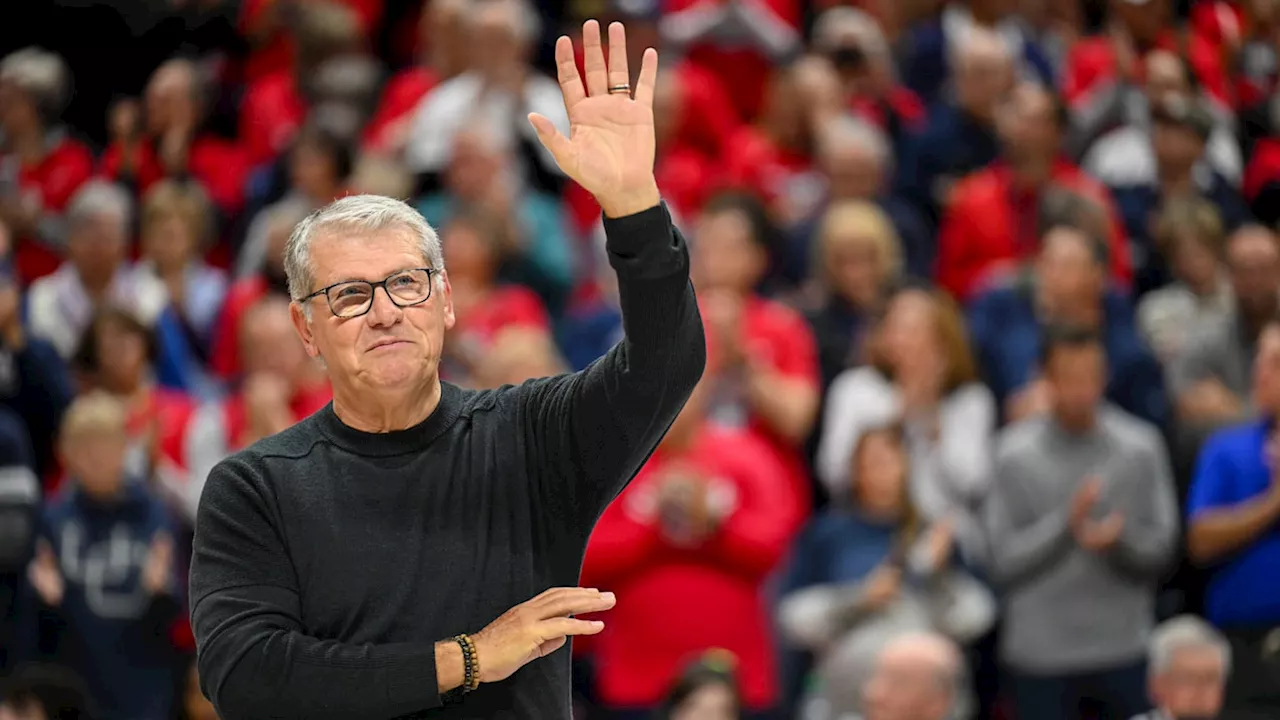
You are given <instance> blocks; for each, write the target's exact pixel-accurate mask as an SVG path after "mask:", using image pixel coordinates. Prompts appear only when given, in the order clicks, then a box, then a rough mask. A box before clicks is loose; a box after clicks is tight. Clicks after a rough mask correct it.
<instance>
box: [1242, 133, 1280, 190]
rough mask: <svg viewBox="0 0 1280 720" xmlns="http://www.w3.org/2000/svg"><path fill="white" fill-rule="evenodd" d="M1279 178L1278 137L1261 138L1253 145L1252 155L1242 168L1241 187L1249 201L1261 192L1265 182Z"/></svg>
mask: <svg viewBox="0 0 1280 720" xmlns="http://www.w3.org/2000/svg"><path fill="white" fill-rule="evenodd" d="M1277 180H1280V139H1277V138H1263V139H1261V140H1259V141H1258V142H1257V144H1256V145H1254V146H1253V155H1252V156H1250V157H1249V164H1248V166H1246V167H1245V170H1244V183H1243V187H1242V188H1241V189H1242V191H1243V192H1244V196H1245V199H1247V200H1249V201H1250V202H1252V201H1253V199H1254V198H1256V197H1257V196H1258V193H1260V192H1262V190H1263V188H1264V187H1266V185H1267V183H1269V182H1275V181H1277Z"/></svg>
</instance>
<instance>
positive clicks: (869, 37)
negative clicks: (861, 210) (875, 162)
mask: <svg viewBox="0 0 1280 720" xmlns="http://www.w3.org/2000/svg"><path fill="white" fill-rule="evenodd" d="M812 46H813V50H814V51H815V52H817V53H818V54H820V55H823V56H825V57H826V58H827V60H828V61H830V62H831V64H832V65H833V66H834V67H835V69H836V72H837V73H838V74H839V76H840V85H841V90H842V94H843V96H844V101H845V104H846V105H847V106H848V107H849V109H850V110H852V111H853V112H854V113H855V115H857V116H858V117H859V118H861V119H863V120H865V121H866V122H868V123H871V124H872V125H874V126H875V127H877V128H878V129H880V130H881V131H882V132H883V133H884V134H885V135H886V136H887V137H889V138H890V142H891V143H892V146H893V148H894V150H895V151H896V150H897V149H898V148H899V147H900V146H901V145H902V143H903V141H905V140H906V138H907V136H908V135H910V134H912V133H913V132H915V131H916V130H917V129H919V126H920V124H921V123H922V122H923V121H924V118H925V106H924V104H923V103H922V102H921V101H920V98H919V97H918V96H917V95H916V94H915V93H914V92H912V91H911V90H908V89H907V88H905V87H903V86H902V85H900V84H899V83H898V78H897V77H896V76H895V75H896V73H895V70H894V62H893V60H894V58H893V53H892V50H891V48H890V46H889V42H888V40H887V39H886V38H885V36H884V32H883V31H881V29H880V24H879V23H877V22H876V20H875V18H873V17H872V16H871V15H870V14H868V13H866V12H864V11H862V10H859V9H857V8H851V7H836V8H831V9H830V10H826V11H824V12H823V13H822V14H821V15H819V16H818V19H817V21H816V22H815V23H814V27H813V41H812Z"/></svg>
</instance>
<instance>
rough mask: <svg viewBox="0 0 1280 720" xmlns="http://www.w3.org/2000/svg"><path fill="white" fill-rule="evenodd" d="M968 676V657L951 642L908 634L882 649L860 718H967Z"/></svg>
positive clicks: (933, 719)
mask: <svg viewBox="0 0 1280 720" xmlns="http://www.w3.org/2000/svg"><path fill="white" fill-rule="evenodd" d="M965 677H966V672H965V664H964V658H963V657H962V656H961V654H960V650H959V648H957V647H956V646H955V644H954V643H952V642H951V641H950V640H948V639H947V638H945V637H943V636H941V635H937V634H934V633H910V634H906V635H902V636H900V637H898V638H896V639H894V640H893V641H891V642H890V643H889V644H887V645H885V647H884V649H883V650H881V651H880V658H879V661H878V662H877V663H876V670H875V674H874V675H872V676H871V680H869V681H868V682H867V689H866V702H865V709H864V713H865V714H864V716H863V717H862V718H861V719H860V720H959V718H963V717H967V711H966V710H965V706H966V705H967V701H968V690H967V689H966V685H965V682H966V681H965ZM842 720H843V719H842Z"/></svg>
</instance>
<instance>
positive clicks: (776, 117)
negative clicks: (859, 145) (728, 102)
mask: <svg viewBox="0 0 1280 720" xmlns="http://www.w3.org/2000/svg"><path fill="white" fill-rule="evenodd" d="M768 87H769V91H768V94H767V96H766V99H765V107H764V111H763V112H762V113H761V114H760V116H759V118H758V119H757V120H756V122H755V123H753V124H749V125H744V126H743V127H742V128H741V129H739V130H738V131H737V133H736V134H735V135H734V136H733V138H732V139H730V141H729V143H728V146H729V147H731V148H733V151H732V152H729V153H726V155H725V157H724V162H725V167H724V175H725V177H724V181H725V183H726V184H727V185H729V186H731V187H733V188H737V189H740V190H746V191H749V192H751V193H753V194H754V195H755V196H756V197H758V198H759V199H760V200H761V201H763V202H764V203H765V205H766V206H767V207H768V209H769V215H770V219H771V220H773V221H774V222H776V223H778V224H779V225H782V226H784V227H785V226H790V225H791V224H793V223H797V222H799V221H801V220H803V219H804V218H806V217H809V216H810V215H811V214H812V213H813V212H814V211H815V210H816V209H817V207H818V204H819V203H820V202H821V201H822V191H823V187H822V185H823V183H822V179H821V178H820V177H819V176H818V174H817V172H816V171H815V168H814V166H813V162H814V156H813V153H814V150H815V149H816V144H817V139H818V135H819V129H820V128H821V127H822V126H823V125H824V124H825V123H826V121H827V120H829V119H831V117H833V116H834V115H837V114H838V113H839V112H840V81H839V77H838V76H837V75H836V74H835V71H834V70H833V69H832V68H831V65H830V64H829V63H827V62H826V61H825V60H824V59H822V58H815V57H803V58H800V59H797V60H795V61H793V62H791V63H789V64H786V65H783V66H780V67H778V68H777V69H776V70H774V72H773V74H772V76H771V77H770V80H769V85H768Z"/></svg>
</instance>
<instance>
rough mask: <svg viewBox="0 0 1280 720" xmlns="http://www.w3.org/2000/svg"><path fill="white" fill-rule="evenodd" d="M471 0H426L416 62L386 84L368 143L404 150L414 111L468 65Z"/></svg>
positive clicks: (366, 135)
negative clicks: (468, 14)
mask: <svg viewBox="0 0 1280 720" xmlns="http://www.w3.org/2000/svg"><path fill="white" fill-rule="evenodd" d="M467 4H468V3H467V0H424V1H423V3H422V14H421V16H420V17H419V20H418V40H417V62H416V63H414V64H413V65H412V66H410V67H407V68H405V69H403V70H401V71H400V72H398V73H396V74H395V75H394V76H393V77H392V78H391V79H390V80H388V81H387V84H386V86H385V87H383V88H382V99H381V101H380V102H379V104H378V109H377V110H376V111H375V112H374V115H373V117H372V118H370V119H369V123H368V125H366V126H365V129H364V145H365V149H367V150H371V151H374V152H380V153H387V154H390V155H399V154H400V153H401V152H402V151H403V150H404V145H405V143H406V142H408V139H409V129H410V127H411V123H412V121H413V112H414V110H416V109H417V108H418V104H419V103H420V102H421V101H422V98H424V97H426V95H427V94H428V93H430V92H431V91H432V90H433V89H434V88H435V87H436V86H437V85H439V84H440V83H441V82H443V81H445V80H449V79H450V78H453V77H455V76H457V75H459V74H461V73H463V72H464V71H465V70H466V69H467V41H466V32H465V28H466V10H467Z"/></svg>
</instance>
